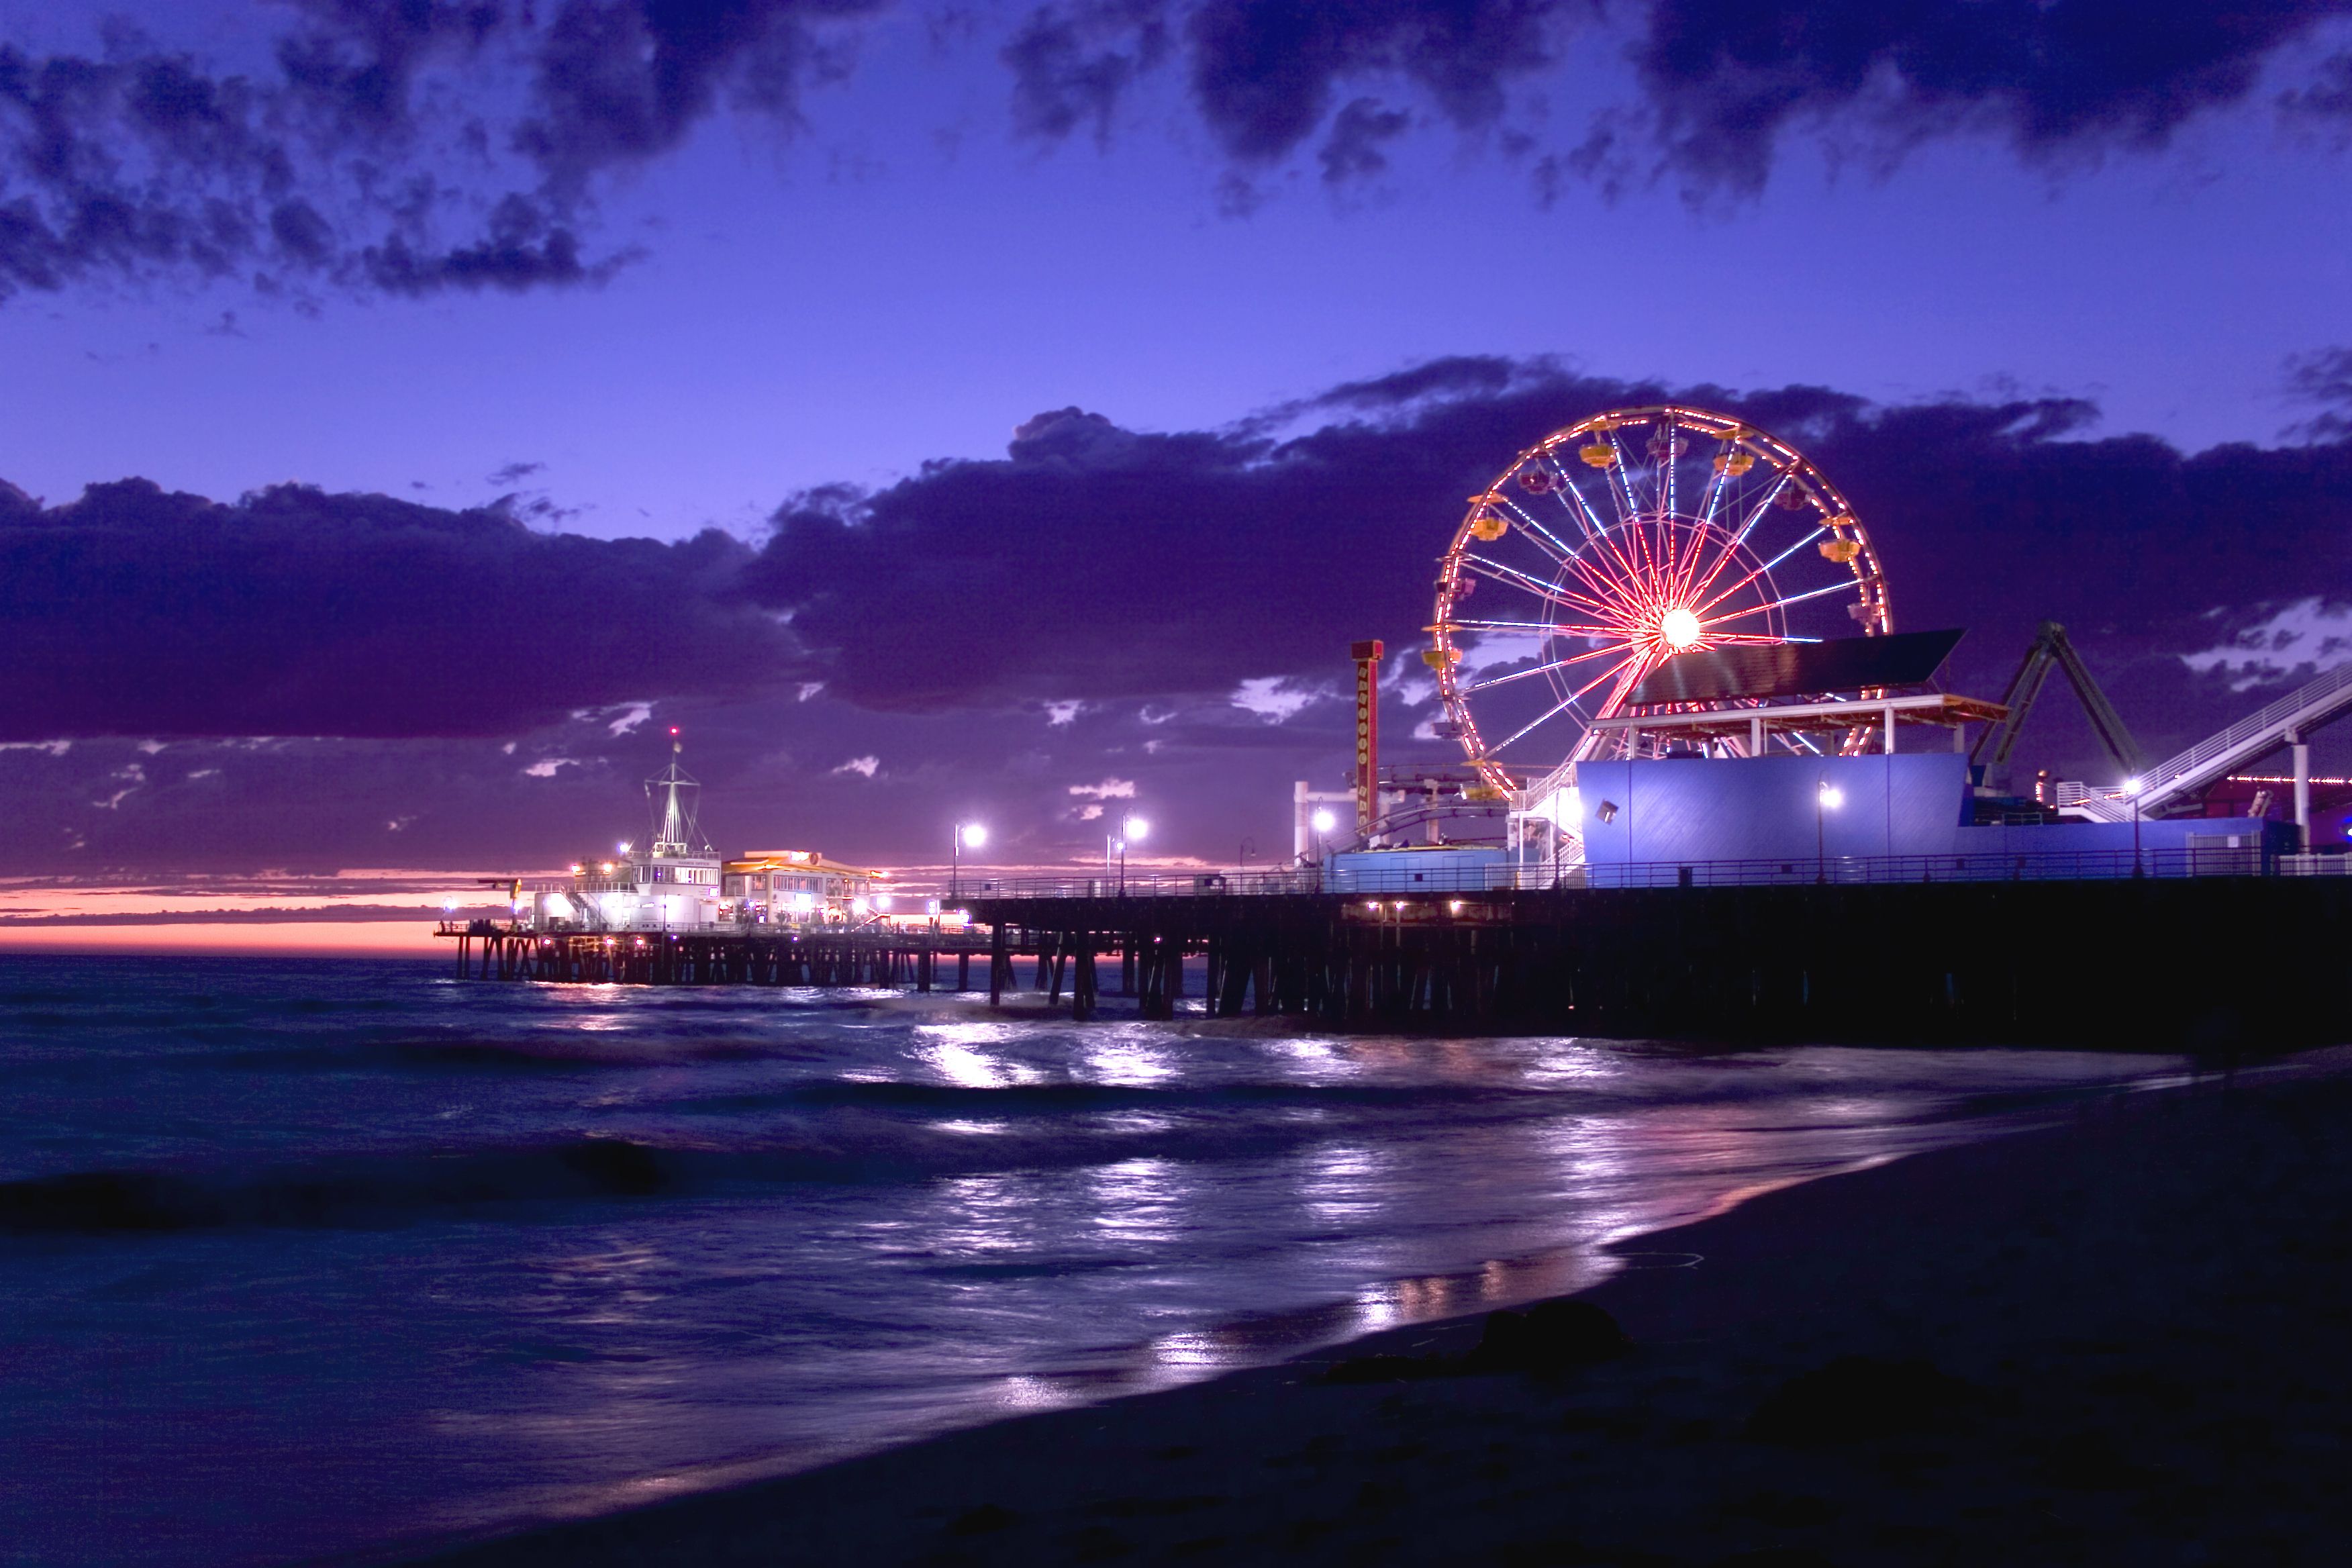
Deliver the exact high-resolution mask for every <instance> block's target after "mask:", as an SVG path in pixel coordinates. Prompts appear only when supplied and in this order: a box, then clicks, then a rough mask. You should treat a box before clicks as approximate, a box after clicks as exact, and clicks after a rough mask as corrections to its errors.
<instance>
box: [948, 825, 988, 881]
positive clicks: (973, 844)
mask: <svg viewBox="0 0 2352 1568" xmlns="http://www.w3.org/2000/svg"><path fill="white" fill-rule="evenodd" d="M987 842H988V828H987V826H985V825H984V824H982V823H978V822H959V823H957V824H956V825H955V831H954V832H953V833H951V834H950V835H949V836H948V853H949V856H950V861H949V870H948V897H949V898H950V899H954V898H960V897H961V896H962V893H961V889H962V882H963V852H964V851H965V850H967V849H977V848H979V847H981V846H982V845H983V844H985V843H987Z"/></svg>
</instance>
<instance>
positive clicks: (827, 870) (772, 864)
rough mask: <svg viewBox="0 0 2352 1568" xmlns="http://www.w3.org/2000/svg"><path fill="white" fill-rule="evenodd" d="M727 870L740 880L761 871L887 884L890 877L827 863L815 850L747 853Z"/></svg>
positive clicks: (729, 865) (879, 872) (885, 872)
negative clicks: (844, 878)
mask: <svg viewBox="0 0 2352 1568" xmlns="http://www.w3.org/2000/svg"><path fill="white" fill-rule="evenodd" d="M727 869H728V870H729V871H730V873H733V874H735V875H738V876H741V875H745V874H750V873H757V872H761V871H798V872H807V873H816V874H822V875H824V876H828V877H866V878H873V879H883V880H887V879H888V878H889V875H890V873H889V872H887V871H877V870H875V869H873V868H871V867H866V866H845V865H843V864H842V863H841V862H840V861H838V860H828V859H826V858H824V856H823V855H822V854H820V853H818V852H817V851H816V850H814V849H747V850H745V851H744V852H743V855H742V858H740V859H735V860H730V861H728V862H727Z"/></svg>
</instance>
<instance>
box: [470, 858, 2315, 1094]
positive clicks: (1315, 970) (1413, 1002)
mask: <svg viewBox="0 0 2352 1568" xmlns="http://www.w3.org/2000/svg"><path fill="white" fill-rule="evenodd" d="M2222 864H2223V866H2225V867H2226V868H2228V874H2197V875H2190V874H2189V872H2190V871H2192V870H2196V869H2197V865H2196V862H2195V861H2194V860H2192V859H2189V858H2179V857H2176V858H2172V859H2169V860H2159V859H2158V858H2156V857H2153V856H2150V857H2147V864H2146V865H2145V866H2144V867H2143V869H2144V871H2145V872H2146V873H2147V874H2144V875H2142V876H2138V877H2133V876H2130V875H2128V874H2126V875H2106V876H2091V875H2080V876H2073V877H2045V878H2043V879H2037V880H2022V879H1990V878H1978V879H1958V878H1955V879H1943V880H1938V879H1936V877H1935V875H1934V868H1932V867H1929V868H1918V867H1914V866H1910V865H1907V864H1906V865H1904V866H1901V867H1899V868H1898V867H1895V866H1894V865H1889V866H1885V867H1878V866H1855V865H1846V866H1836V867H1832V870H1831V874H1830V875H1829V876H1826V877H1825V878H1824V879H1822V880H1820V881H1812V880H1803V881H1796V882H1789V881H1781V880H1777V879H1775V880H1764V881H1759V882H1755V883H1750V884H1747V885H1741V884H1740V883H1738V881H1736V880H1730V879H1723V878H1722V877H1720V875H1718V877H1717V879H1716V880H1714V881H1712V882H1709V881H1707V880H1704V879H1690V880H1687V881H1686V880H1685V879H1682V878H1680V877H1674V878H1673V879H1666V876H1662V877H1661V879H1660V881H1661V885H1657V886H1646V887H1645V886H1634V887H1612V888H1577V887H1541V888H1502V889H1473V888H1464V889H1433V890H1428V891H1423V892H1413V893H1397V892H1393V891H1387V892H1376V893H1363V892H1338V891H1328V890H1322V889H1316V888H1313V887H1312V886H1311V880H1312V879H1311V878H1310V879H1307V882H1308V883H1309V884H1310V885H1307V886H1302V885H1301V879H1299V878H1297V877H1295V876H1273V877H1265V878H1261V879H1241V878H1238V877H1232V878H1228V877H1225V876H1222V875H1211V876H1206V877H1198V876H1196V877H1191V878H1184V879H1152V880H1149V881H1147V880H1145V879H1133V880H1131V882H1130V884H1129V887H1128V888H1127V889H1126V890H1124V891H1120V890H1118V889H1116V887H1114V886H1111V885H1107V884H1104V883H1102V882H1099V881H1096V880H1092V879H1088V880H1081V881H1073V882H1066V883H1050V882H1049V883H1034V884H1027V885H1021V884H995V885H992V887H991V888H989V889H986V890H984V891H983V892H982V893H981V894H980V895H979V896H977V897H975V898H972V899H970V900H966V902H967V904H968V906H969V909H970V912H971V929H969V930H967V931H890V932H817V931H803V932H798V933H793V932H783V931H772V932H762V931H702V932H670V933H658V932H646V933H637V934H634V935H594V934H576V933H575V934H566V933H549V932H538V931H530V930H527V929H520V928H515V927H502V926H497V925H493V924H492V923H491V922H488V921H474V922H468V923H467V924H466V925H465V926H464V927H463V928H462V929H459V927H458V922H451V925H450V926H449V927H445V929H444V934H445V935H448V936H451V937H454V938H455V939H456V941H457V947H458V960H457V962H458V967H459V970H460V973H465V974H467V975H468V976H471V977H477V978H485V979H507V980H540V981H551V982H559V983H560V982H573V983H608V984H656V985H663V984H675V985H704V984H742V985H767V986H787V985H817V986H825V985H833V986H898V987H904V988H907V989H910V990H914V991H918V992H929V991H959V992H975V991H980V990H985V991H986V993H987V995H988V999H989V1001H990V1002H991V1003H992V1004H1002V1003H1003V1002H1004V1001H1005V1000H1006V998H1007V997H1008V996H1009V995H1011V994H1015V993H1019V992H1022V991H1024V990H1034V992H1036V993H1040V994H1042V999H1043V1000H1044V1001H1045V1004H1046V1005H1049V1006H1052V1007H1056V1008H1065V1007H1066V1009H1067V1010H1068V1014H1069V1016H1071V1017H1073V1018H1074V1019H1076V1020H1084V1019H1087V1018H1088V1017H1091V1016H1095V1015H1096V1013H1097V1010H1098V1008H1099V1006H1100V1004H1101V999H1102V998H1103V997H1105V996H1107V995H1117V996H1122V997H1127V998H1131V999H1132V1007H1133V1011H1134V1013H1135V1014H1136V1015H1137V1016H1141V1017H1144V1018H1156V1019H1167V1018H1173V1017H1175V1016H1178V1015H1179V1013H1180V1012H1181V1013H1187V1014H1193V1015H1197V1016H1207V1017H1212V1018H1236V1017H1242V1016H1287V1017H1294V1018H1297V1019H1299V1020H1301V1021H1302V1022H1308V1023H1311V1024H1313V1025H1315V1026H1322V1027H1328V1028H1332V1029H1336V1030H1349V1031H1393V1032H1420V1033H1444V1034H1461V1035H1468V1034H1482V1033H1516V1034H1528V1033H1546V1034H1550V1033H1558V1034H1579V1035H1594V1036H1605V1037H1634V1038H1650V1037H1659V1038H1664V1037H1673V1038H1685V1039H1720V1040H1724V1041H1727V1042H1730V1041H1754V1040H1792V1041H1793V1040H1815V1041H1852V1042H1878V1043H1889V1044H1891V1043H1896V1042H1911V1043H1965V1042H1984V1043H2008V1044H2019V1045H2028V1044H2032V1045H2065V1044H2078V1045H2084V1046H2102V1047H2118V1048H2138V1049H2148V1050H2169V1049H2178V1048H2200V1049H2207V1048H2210V1049H2227V1048H2234V1047H2239V1046H2262V1047H2273V1046H2276V1047H2284V1046H2288V1045H2294V1044H2303V1043H2315V1042H2318V1041H2323V1040H2329V1039H2340V1038H2343V1037H2347V1035H2352V990H2347V987H2345V986H2344V984H2342V973H2343V968H2342V965H2343V957H2342V955H2343V953H2344V952H2346V951H2347V948H2352V876H2332V875H2282V874H2279V873H2280V871H2281V870H2282V869H2284V868H2283V867H2280V866H2262V865H2259V864H2257V863H2252V862H2246V863H2239V862H2223V863H2222ZM1662 869H1663V871H1664V873H1666V874H1669V875H1671V874H1672V873H1674V872H1676V871H1678V870H1686V869H1688V868H1662ZM1715 869H1716V870H1717V872H1718V873H1720V872H1721V870H1722V868H1715ZM1773 869H1775V870H1779V869H1783V868H1773ZM1898 869H1899V870H1900V871H1902V872H1904V873H1906V874H1904V875H1900V876H1898V875H1897V874H1896V873H1897V871H1898ZM1864 873H1879V874H1874V875H1866V874H1864ZM950 960H952V963H951V964H950ZM975 960H981V961H982V963H975V962H974V961H975Z"/></svg>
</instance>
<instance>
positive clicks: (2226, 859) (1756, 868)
mask: <svg viewBox="0 0 2352 1568" xmlns="http://www.w3.org/2000/svg"><path fill="white" fill-rule="evenodd" d="M2330 872H2340V873H2344V874H2347V875H2352V857H2347V856H2337V855H2327V856H2320V855H2298V856H2266V855H2265V854H2264V853H2263V850H2262V849H2261V848H2259V847H2254V846H2244V847H2228V846H2210V847H2208V846H2198V847H2190V848H2163V849H2144V850H2141V851H2138V852H2137V853H2135V852H2134V851H2132V850H2130V849H2095V850H2078V851H2073V852H2068V853H2061V854H2048V853H2043V854H2035V855H2018V854H2013V853H2012V854H2000V853H1978V854H1964V855H1864V856H1836V855H1832V856H1822V857H1814V856H1800V857H1795V858H1778V857H1775V858H1759V859H1744V860H1679V861H1677V860H1646V861H1633V862H1622V863H1616V864H1609V865H1587V866H1563V867H1559V868H1555V867H1553V866H1550V865H1549V864H1542V865H1527V866H1509V865H1503V866H1473V867H1434V868H1428V869H1426V870H1418V871H1415V870H1408V869H1405V868H1386V867H1381V868H1373V869H1369V870H1363V871H1355V870H1339V871H1317V870H1311V869H1310V870H1296V871H1191V872H1182V873H1173V872H1150V873H1135V872H1130V873H1129V875H1128V876H1127V877H1126V878H1125V879H1123V880H1122V879H1120V878H1118V876H1116V875H1113V876H1110V877H1014V878H992V879H986V880H971V881H967V882H966V883H965V885H964V887H963V889H962V899H961V901H962V902H965V903H982V904H987V903H996V902H999V901H1002V900H1028V899H1171V898H1181V899H1203V898H1260V897H1267V896H1274V895H1282V894H1335V895H1339V896H1342V897H1350V898H1352V897H1358V896H1361V897H1365V898H1380V897H1382V896H1384V895H1404V896H1412V895H1415V894H1423V893H1443V894H1470V893H1497V892H1542V891H1549V890H1552V889H1572V888H1591V889H1608V888H1727V887H1762V886H1772V885H1787V886H1800V885H1805V884H1812V883H1832V882H1833V883H1840V884H1851V885H1865V884H1883V883H1895V882H2063V881H2090V880H2111V879H2121V878H2130V877H2164V878H2179V877H2265V876H2316V875H2323V874H2326V873H2330Z"/></svg>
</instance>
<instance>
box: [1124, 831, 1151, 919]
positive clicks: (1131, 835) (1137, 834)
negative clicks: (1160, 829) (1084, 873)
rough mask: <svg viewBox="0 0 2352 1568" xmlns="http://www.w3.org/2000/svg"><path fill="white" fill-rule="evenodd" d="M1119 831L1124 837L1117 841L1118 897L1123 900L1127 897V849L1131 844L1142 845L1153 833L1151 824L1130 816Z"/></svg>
mask: <svg viewBox="0 0 2352 1568" xmlns="http://www.w3.org/2000/svg"><path fill="white" fill-rule="evenodd" d="M1118 830H1119V832H1120V834H1121V835H1122V836H1123V837H1120V838H1118V840H1117V843H1118V896H1119V897H1120V898H1122V899H1123V898H1125V897H1127V847H1128V846H1129V844H1140V843H1142V842H1143V840H1144V838H1145V837H1146V836H1147V835H1149V834H1150V832H1151V824H1150V823H1149V822H1146V821H1145V820H1143V818H1141V817H1139V816H1130V817H1129V818H1128V819H1127V820H1126V821H1125V822H1122V823H1120V824H1119V825H1118Z"/></svg>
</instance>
